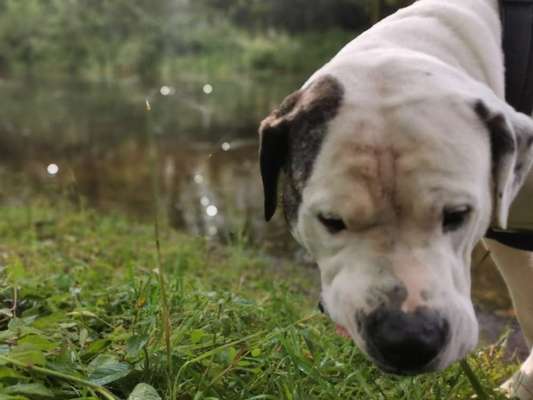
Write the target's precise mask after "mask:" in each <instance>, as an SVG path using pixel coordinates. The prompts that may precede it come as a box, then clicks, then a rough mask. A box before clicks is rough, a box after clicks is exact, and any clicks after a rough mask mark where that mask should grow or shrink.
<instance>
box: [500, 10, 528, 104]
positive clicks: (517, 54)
mask: <svg viewBox="0 0 533 400" xmlns="http://www.w3.org/2000/svg"><path fill="white" fill-rule="evenodd" d="M500 2H501V3H500V4H501V6H500V13H501V18H502V23H503V42H502V43H503V51H504V54H505V96H506V98H507V102H508V103H509V104H511V105H512V106H513V107H514V108H515V109H516V110H518V111H520V112H523V113H525V114H531V112H532V111H533V0H500Z"/></svg>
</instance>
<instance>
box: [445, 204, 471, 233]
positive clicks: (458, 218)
mask: <svg viewBox="0 0 533 400" xmlns="http://www.w3.org/2000/svg"><path fill="white" fill-rule="evenodd" d="M471 212H472V207H470V206H459V207H450V208H445V209H444V212H443V214H442V230H443V231H444V233H447V232H453V231H456V230H457V229H459V228H460V227H462V226H463V225H464V223H465V222H466V220H467V218H468V216H469V215H470V213H471Z"/></svg>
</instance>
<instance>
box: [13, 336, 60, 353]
mask: <svg viewBox="0 0 533 400" xmlns="http://www.w3.org/2000/svg"><path fill="white" fill-rule="evenodd" d="M17 343H18V345H27V346H31V347H32V348H33V349H35V350H42V351H50V350H54V349H56V348H58V347H59V345H58V344H57V343H54V342H51V341H50V340H48V339H47V338H45V337H43V336H38V335H27V336H24V337H23V338H22V339H20V340H19V341H18V342H17Z"/></svg>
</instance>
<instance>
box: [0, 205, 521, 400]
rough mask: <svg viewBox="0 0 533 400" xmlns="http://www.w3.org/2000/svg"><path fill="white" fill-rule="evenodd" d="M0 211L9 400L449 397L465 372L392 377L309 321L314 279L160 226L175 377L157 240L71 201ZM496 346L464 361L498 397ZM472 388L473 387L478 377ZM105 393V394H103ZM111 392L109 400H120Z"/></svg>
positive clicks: (326, 326) (0, 373) (461, 391)
mask: <svg viewBox="0 0 533 400" xmlns="http://www.w3.org/2000/svg"><path fill="white" fill-rule="evenodd" d="M38 204H39V203H34V204H33V205H32V207H33V210H32V215H33V222H32V225H31V226H28V221H27V210H26V209H21V208H17V207H6V208H3V209H1V210H0V236H1V237H2V238H3V240H2V242H1V244H0V257H1V259H0V260H1V261H0V264H1V265H2V266H3V267H2V272H1V275H0V279H2V285H1V287H2V289H1V290H0V301H1V302H2V308H3V312H2V314H0V399H46V398H53V399H80V398H84V399H96V398H98V396H102V397H101V398H105V399H111V398H120V399H129V400H136V399H141V398H142V399H145V400H147V399H154V400H155V399H160V398H161V399H176V398H179V399H306V400H307V399H338V398H367V399H383V398H386V399H409V400H413V399H415V400H416V399H424V400H425V399H442V398H445V399H449V398H469V397H470V396H471V395H472V394H473V393H474V390H473V389H472V386H471V385H470V383H469V379H468V377H467V376H465V374H464V373H463V372H462V370H461V368H460V367H459V366H457V365H456V366H454V367H452V368H450V369H449V370H447V371H446V372H444V373H441V374H432V375H429V376H421V377H416V378H411V379H400V378H393V377H387V376H385V375H383V374H382V373H380V372H379V371H377V370H376V369H375V368H374V367H373V366H372V365H371V364H369V363H368V362H367V361H366V359H365V357H364V356H362V355H361V353H359V352H358V351H357V349H356V348H355V347H354V346H353V344H352V343H350V342H348V341H346V340H344V339H342V338H340V337H337V336H336V335H335V334H334V328H333V327H332V325H331V323H330V322H329V321H328V320H327V319H326V318H325V317H323V316H321V315H320V314H318V313H317V312H316V311H314V308H315V307H314V303H315V300H316V297H315V295H314V294H313V292H314V291H315V290H314V289H312V288H314V287H316V279H314V278H313V276H312V275H314V274H315V271H310V270H306V269H305V268H303V267H296V266H292V265H289V264H286V263H282V265H279V264H280V262H279V261H275V260H271V259H268V258H265V257H264V256H261V255H260V254H257V253H254V252H252V251H251V250H249V249H247V248H246V246H243V245H240V244H236V245H233V246H230V247H226V248H222V247H219V246H217V245H214V244H211V243H209V242H205V241H203V240H201V239H192V238H190V237H185V236H182V235H180V234H178V233H175V232H172V231H170V230H169V229H166V228H165V229H164V230H163V231H162V232H161V243H162V248H161V251H162V262H163V268H165V270H166V277H167V278H166V279H167V285H168V287H167V289H168V296H169V307H170V321H171V327H172V332H171V348H172V354H170V359H171V362H172V375H171V376H167V368H166V363H167V354H166V350H165V345H164V339H163V329H162V328H163V327H162V324H161V318H160V300H159V296H160V293H161V292H160V288H159V282H158V279H157V276H156V274H155V273H154V268H155V265H156V264H155V261H154V245H153V231H152V228H151V227H150V226H144V225H139V224H135V223H132V222H130V221H128V220H125V219H124V218H122V217H117V216H102V215H98V214H95V213H93V212H90V211H83V212H79V211H76V210H74V209H73V208H72V207H71V206H68V205H67V204H66V203H58V204H55V206H54V207H50V206H47V205H46V204H45V205H43V204H42V203H41V205H38ZM500 350H501V349H500V348H499V347H496V348H490V349H486V350H483V351H481V352H479V353H477V354H476V355H475V356H473V357H471V359H470V360H469V363H470V365H472V366H473V370H474V374H475V375H474V378H475V379H477V381H478V382H477V383H476V384H479V385H481V387H482V388H483V389H484V390H485V391H486V392H487V393H489V397H490V398H491V399H498V398H502V397H501V396H499V395H498V394H496V393H495V392H493V391H492V390H491V389H492V388H494V387H495V386H496V384H497V383H499V382H501V381H502V380H503V379H504V378H505V377H506V376H508V375H509V374H510V372H511V368H512V366H511V367H508V366H505V364H504V363H503V361H502V355H501V351H500ZM470 378H472V377H470ZM102 385H105V387H106V388H107V389H106V388H103V387H102ZM111 393H112V394H111Z"/></svg>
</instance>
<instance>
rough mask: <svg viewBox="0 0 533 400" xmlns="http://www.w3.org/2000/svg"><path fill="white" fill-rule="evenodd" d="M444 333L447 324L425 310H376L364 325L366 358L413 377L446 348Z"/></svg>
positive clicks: (395, 371)
mask: <svg viewBox="0 0 533 400" xmlns="http://www.w3.org/2000/svg"><path fill="white" fill-rule="evenodd" d="M448 333H449V325H448V322H447V321H446V320H445V319H444V318H442V317H441V316H440V315H438V314H437V313H436V312H432V311H430V310H428V309H426V308H419V309H417V310H416V311H415V312H413V313H404V312H403V311H401V310H393V309H387V308H386V307H380V308H378V309H377V310H375V311H374V312H372V313H371V314H369V315H368V316H367V318H366V319H365V322H364V335H365V340H366V342H367V345H368V347H369V354H370V355H371V356H373V357H375V358H376V359H377V360H378V362H379V363H380V364H383V365H382V367H384V368H385V369H387V370H389V372H394V373H397V374H406V375H409V374H414V373H417V372H421V371H423V370H424V368H425V367H428V365H429V364H430V363H431V362H432V361H433V360H434V359H435V358H436V357H437V356H438V355H439V353H440V352H441V350H442V349H443V348H444V346H445V345H446V343H447V339H448Z"/></svg>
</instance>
